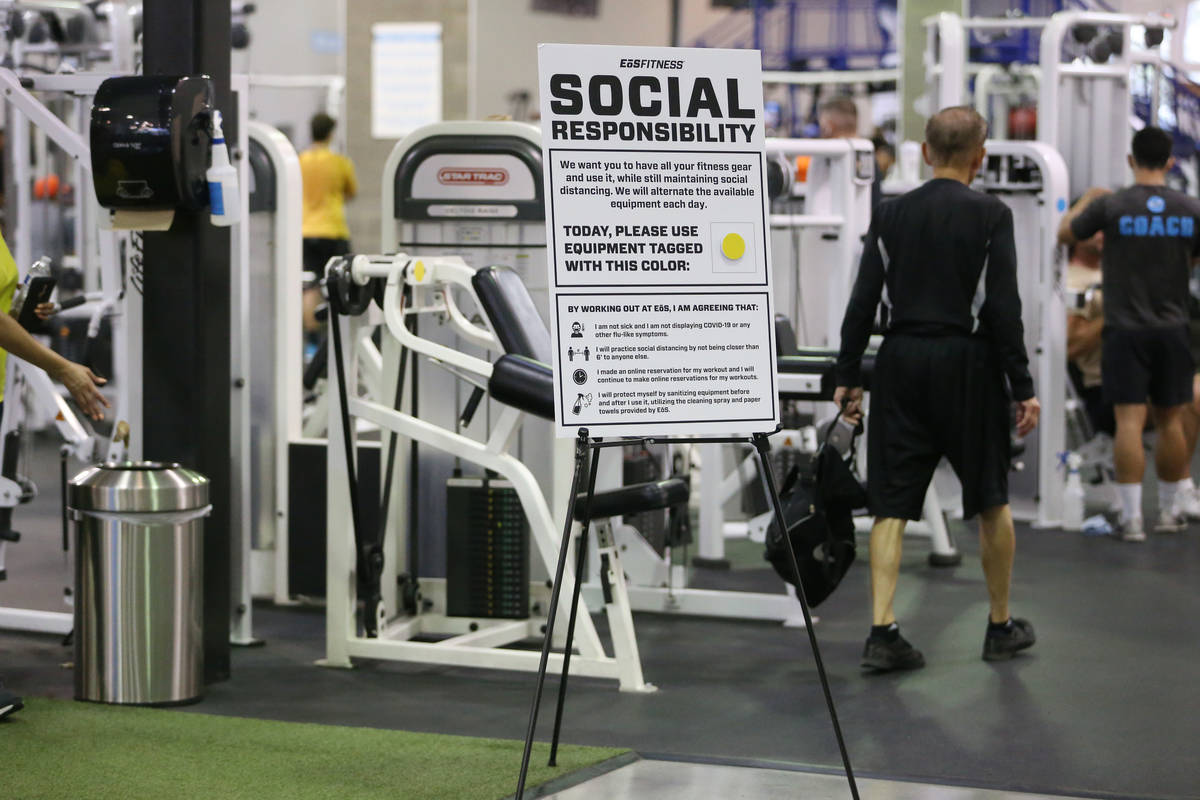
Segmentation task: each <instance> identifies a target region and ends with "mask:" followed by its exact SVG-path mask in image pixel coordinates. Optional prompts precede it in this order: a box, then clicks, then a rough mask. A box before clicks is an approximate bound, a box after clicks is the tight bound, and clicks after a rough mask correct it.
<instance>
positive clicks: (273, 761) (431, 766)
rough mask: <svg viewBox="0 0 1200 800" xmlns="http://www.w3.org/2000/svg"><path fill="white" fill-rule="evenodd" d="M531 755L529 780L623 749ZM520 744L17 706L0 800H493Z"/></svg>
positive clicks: (46, 703) (511, 782) (85, 707)
mask: <svg viewBox="0 0 1200 800" xmlns="http://www.w3.org/2000/svg"><path fill="white" fill-rule="evenodd" d="M547 752H548V746H547V745H539V746H538V747H536V748H535V749H534V758H533V767H532V768H531V770H530V785H531V786H532V785H535V784H538V783H543V782H545V781H549V780H553V779H555V778H559V777H562V776H564V775H566V774H567V773H569V772H572V771H573V770H577V769H580V768H581V767H585V766H588V765H592V764H596V763H599V762H601V761H604V760H607V759H609V758H612V757H614V756H617V755H619V754H621V753H622V752H624V751H623V750H618V749H605V748H596V747H561V748H559V757H558V763H559V767H558V768H557V769H551V768H549V767H547V766H546V756H547ZM520 763H521V743H520V742H516V741H502V740H498V739H474V738H468V737H462V736H442V735H438V734H426V733H409V732H406V731H385V730H376V729H373V728H348V727H339V726H334V725H305V724H300V723H293V722H269V721H265V720H256V719H241V718H237V717H218V716H210V715H207V714H187V713H182V712H179V711H165V710H157V709H143V708H118V707H114V706H100V705H91V704H85V703H75V702H70V701H62V700H41V699H29V701H28V705H27V706H26V708H25V710H24V711H21V712H20V713H18V714H15V715H14V716H13V717H12V718H11V719H9V720H8V721H5V722H2V723H0V765H3V766H2V769H0V797H3V798H11V800H43V799H47V800H48V799H49V798H71V800H76V799H78V798H87V800H108V798H113V800H116V799H117V798H119V799H120V800H141V798H154V800H166V798H171V800H188V799H189V798H204V800H214V798H222V799H223V800H224V799H227V798H255V800H268V799H269V798H286V800H309V798H312V799H313V800H316V799H317V798H320V799H321V800H325V799H326V798H330V799H334V798H336V799H338V800H341V799H342V798H345V799H346V800H370V799H371V798H387V800H498V799H499V798H502V797H505V796H507V795H511V794H512V793H513V791H514V789H515V788H516V778H517V771H518V769H519V767H520Z"/></svg>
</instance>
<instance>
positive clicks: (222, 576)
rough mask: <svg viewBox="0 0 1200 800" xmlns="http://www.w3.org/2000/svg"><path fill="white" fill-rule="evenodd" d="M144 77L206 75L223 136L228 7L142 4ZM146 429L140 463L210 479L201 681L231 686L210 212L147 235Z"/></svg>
mask: <svg viewBox="0 0 1200 800" xmlns="http://www.w3.org/2000/svg"><path fill="white" fill-rule="evenodd" d="M142 13H143V17H142V20H143V31H144V34H143V72H144V73H145V74H147V75H170V74H175V75H208V76H209V77H211V78H212V79H213V86H214V88H215V90H216V94H215V97H214V103H215V106H216V107H217V108H218V109H220V110H221V111H222V113H223V115H225V133H226V135H227V136H228V138H229V140H230V141H236V131H234V130H232V129H231V128H232V126H233V125H235V124H236V122H235V121H236V119H237V118H236V116H235V115H233V114H232V113H229V112H231V110H232V109H231V105H230V85H229V71H230V60H229V54H230V7H229V2H228V0H145V2H144V4H143V12H142ZM144 243H145V252H144V260H145V284H144V285H145V291H144V292H143V295H144V304H143V309H144V310H143V312H142V330H143V345H142V359H143V363H142V389H143V394H142V408H143V412H142V424H143V430H144V434H145V435H144V441H145V456H146V458H148V459H154V460H163V461H178V462H179V463H181V464H183V465H184V466H187V467H191V468H193V469H196V470H199V471H200V472H202V473H203V474H205V475H207V476H208V479H209V480H210V481H211V482H212V483H211V486H210V490H211V496H212V504H213V513H212V516H211V517H210V518H209V519H208V521H207V524H206V527H205V533H204V589H205V596H204V656H205V662H204V666H205V669H204V672H205V680H206V681H207V682H209V683H211V682H213V681H220V680H226V679H228V677H229V619H230V572H229V570H230V526H231V524H232V516H231V504H230V501H231V497H232V494H231V491H230V467H231V459H232V456H231V448H230V390H231V387H230V350H231V347H230V341H229V339H230V303H229V300H230V297H229V295H230V288H231V285H232V284H231V278H230V239H229V229H228V228H216V227H213V226H212V225H211V224H210V223H209V221H208V212H207V211H200V212H189V211H178V212H176V215H175V223H174V225H172V227H171V229H170V230H169V231H165V232H159V233H152V232H147V233H146V234H145V239H144Z"/></svg>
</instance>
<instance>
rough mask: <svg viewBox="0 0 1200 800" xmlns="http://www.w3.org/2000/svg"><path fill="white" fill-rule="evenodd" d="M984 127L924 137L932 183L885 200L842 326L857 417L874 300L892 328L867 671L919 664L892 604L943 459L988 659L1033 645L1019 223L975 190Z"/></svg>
mask: <svg viewBox="0 0 1200 800" xmlns="http://www.w3.org/2000/svg"><path fill="white" fill-rule="evenodd" d="M986 136H987V123H986V122H985V121H984V120H983V118H982V117H981V116H979V114H977V113H976V112H975V111H973V110H971V109H968V108H965V107H955V108H947V109H944V110H942V111H940V112H939V113H937V114H936V115H934V116H933V117H932V118H931V119H930V121H929V124H928V126H927V127H926V129H925V140H926V141H925V143H924V145H923V151H924V153H925V160H926V161H927V162H928V163H929V164H930V165H931V166H932V167H933V168H934V173H933V174H934V177H933V180H931V181H929V182H928V183H926V184H925V185H923V186H921V187H920V188H918V189H916V190H914V191H912V192H909V193H908V194H906V195H904V196H902V197H899V198H897V199H895V200H892V201H888V202H885V203H883V204H881V205H880V206H879V208H878V210H877V211H876V213H875V216H874V219H873V220H872V222H871V229H870V231H869V232H868V234H867V240H866V243H865V246H864V250H863V257H862V261H861V263H860V264H859V271H858V278H857V280H856V281H855V284H854V291H853V293H852V294H851V297H850V302H849V305H848V307H847V308H846V316H845V319H844V321H843V323H842V342H841V353H840V355H839V357H838V368H837V383H838V390H837V394H836V396H835V401H836V402H837V403H838V404H839V405H841V406H843V407H844V408H845V413H846V417H847V418H848V419H850V420H856V419H858V418H859V417H861V414H862V409H861V402H862V388H861V387H862V381H861V378H860V365H861V362H862V355H863V351H864V350H865V349H866V347H867V342H868V340H869V338H870V336H871V331H872V328H873V326H874V323H875V318H876V310H877V308H878V307H879V305H880V303H881V302H882V304H883V307H884V318H885V320H886V322H887V331H886V335H885V339H884V343H883V346H882V347H881V348H880V351H879V355H878V357H877V358H876V361H875V376H874V379H873V383H872V386H871V392H872V406H873V411H874V413H873V414H872V416H871V424H870V430H869V433H868V442H867V452H868V456H867V469H868V476H867V484H868V486H867V488H868V494H869V496H870V505H871V512H872V513H873V514H874V515H875V525H874V527H873V528H872V530H871V589H872V602H873V614H874V621H873V625H872V628H871V635H870V637H869V638H868V639H867V644H866V648H865V650H864V653H863V666H865V667H869V668H872V669H875V670H881V671H883V670H891V669H915V668H918V667H921V666H924V664H925V659H924V656H922V655H921V653H920V651H918V650H916V649H915V648H913V646H912V645H911V644H909V643H908V642H907V641H906V640H905V639H904V638H903V637H902V636H900V631H899V627H898V626H897V624H896V617H895V613H894V611H893V608H892V606H893V599H894V597H895V593H896V581H897V578H898V576H899V571H900V549H901V543H902V541H903V535H904V526H905V522H906V520H909V519H912V520H916V519H920V518H921V511H922V506H923V504H924V499H925V493H926V492H927V491H928V489H929V482H930V480H932V478H933V472H934V470H935V469H936V467H937V465H938V462H939V461H940V460H941V459H942V458H943V457H944V458H946V459H948V460H949V461H950V464H951V465H952V466H953V467H954V470H955V472H956V473H957V475H958V478H959V480H960V481H961V482H962V487H963V513H964V515H965V516H967V517H968V518H969V517H973V516H975V515H976V514H978V515H979V516H980V537H981V541H982V552H983V570H984V574H985V576H986V578H987V585H988V595H989V598H990V601H991V613H990V616H989V619H988V628H987V631H986V634H985V637H984V649H983V657H984V658H985V659H987V660H998V659H1004V658H1010V657H1011V656H1012V655H1013V654H1015V653H1016V652H1017V651H1018V650H1022V649H1024V648H1026V647H1029V646H1030V645H1032V644H1033V642H1034V634H1033V628H1032V626H1031V625H1030V624H1029V623H1028V622H1027V621H1025V620H1021V619H1017V620H1014V619H1013V618H1012V617H1011V616H1010V615H1009V611H1008V595H1009V584H1010V581H1011V576H1012V562H1013V552H1014V532H1013V522H1012V514H1011V512H1010V510H1009V506H1008V470H1009V460H1010V452H1009V451H1010V440H1009V408H1010V398H1011V400H1015V401H1016V403H1017V430H1018V433H1020V434H1021V435H1022V436H1024V435H1025V434H1027V433H1029V432H1030V431H1031V430H1033V428H1034V426H1035V425H1036V424H1037V418H1038V410H1039V407H1038V401H1037V399H1036V398H1035V397H1034V392H1033V379H1032V378H1031V377H1030V375H1029V359H1028V357H1027V356H1026V353H1025V341H1024V336H1025V333H1024V326H1023V325H1022V323H1021V298H1020V297H1019V296H1018V294H1017V263H1016V246H1015V244H1014V241H1013V218H1012V212H1011V211H1009V209H1008V208H1007V206H1005V205H1004V204H1003V203H1002V202H1001V201H999V200H997V199H996V198H994V197H990V196H988V195H985V194H982V193H980V192H975V191H972V190H971V189H970V187H969V184H970V182H971V180H972V178H974V176H975V174H976V173H977V172H978V171H979V168H980V166H981V165H982V163H983V158H984V148H983V143H984V140H985V138H986Z"/></svg>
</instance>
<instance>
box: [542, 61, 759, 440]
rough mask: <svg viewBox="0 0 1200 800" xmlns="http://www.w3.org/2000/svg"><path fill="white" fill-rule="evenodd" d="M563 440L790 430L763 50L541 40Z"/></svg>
mask: <svg viewBox="0 0 1200 800" xmlns="http://www.w3.org/2000/svg"><path fill="white" fill-rule="evenodd" d="M538 66H539V72H540V80H539V85H540V89H541V111H542V149H543V162H544V165H545V168H544V174H545V191H546V211H547V213H546V231H547V237H546V239H547V243H548V249H549V252H550V258H549V259H548V262H549V267H550V287H551V316H552V328H551V330H552V335H553V337H554V372H555V376H556V396H555V400H554V409H555V419H556V426H555V427H556V430H557V432H558V435H559V436H572V435H575V433H576V431H577V430H578V428H580V427H587V428H588V430H589V432H590V433H591V434H592V435H593V436H612V435H619V436H627V435H664V434H719V433H754V432H760V431H770V430H773V429H774V428H775V426H776V425H777V424H778V422H779V400H778V391H777V381H776V375H775V337H774V325H773V319H774V311H773V306H772V295H771V265H770V247H769V240H768V238H767V214H768V207H767V196H766V189H765V183H766V179H765V174H766V158H765V155H764V149H763V148H764V143H765V142H764V132H763V104H762V72H761V69H762V67H761V62H760V56H759V53H758V51H757V50H711V49H682V48H667V47H610V46H583V45H558V44H543V45H540V46H539V48H538Z"/></svg>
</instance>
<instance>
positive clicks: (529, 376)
mask: <svg viewBox="0 0 1200 800" xmlns="http://www.w3.org/2000/svg"><path fill="white" fill-rule="evenodd" d="M488 394H490V395H491V396H492V397H493V398H494V399H496V400H499V401H500V402H501V403H504V404H505V405H507V406H512V407H513V408H517V409H520V410H521V411H525V412H527V413H529V414H534V415H536V416H539V417H542V418H543V419H548V420H551V421H553V420H554V370H552V369H551V368H550V365H549V364H543V363H542V362H540V361H534V360H533V359H532V358H526V357H525V356H515V355H503V356H500V358H499V359H497V360H496V363H495V364H493V365H492V377H491V378H490V379H489V380H488Z"/></svg>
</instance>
